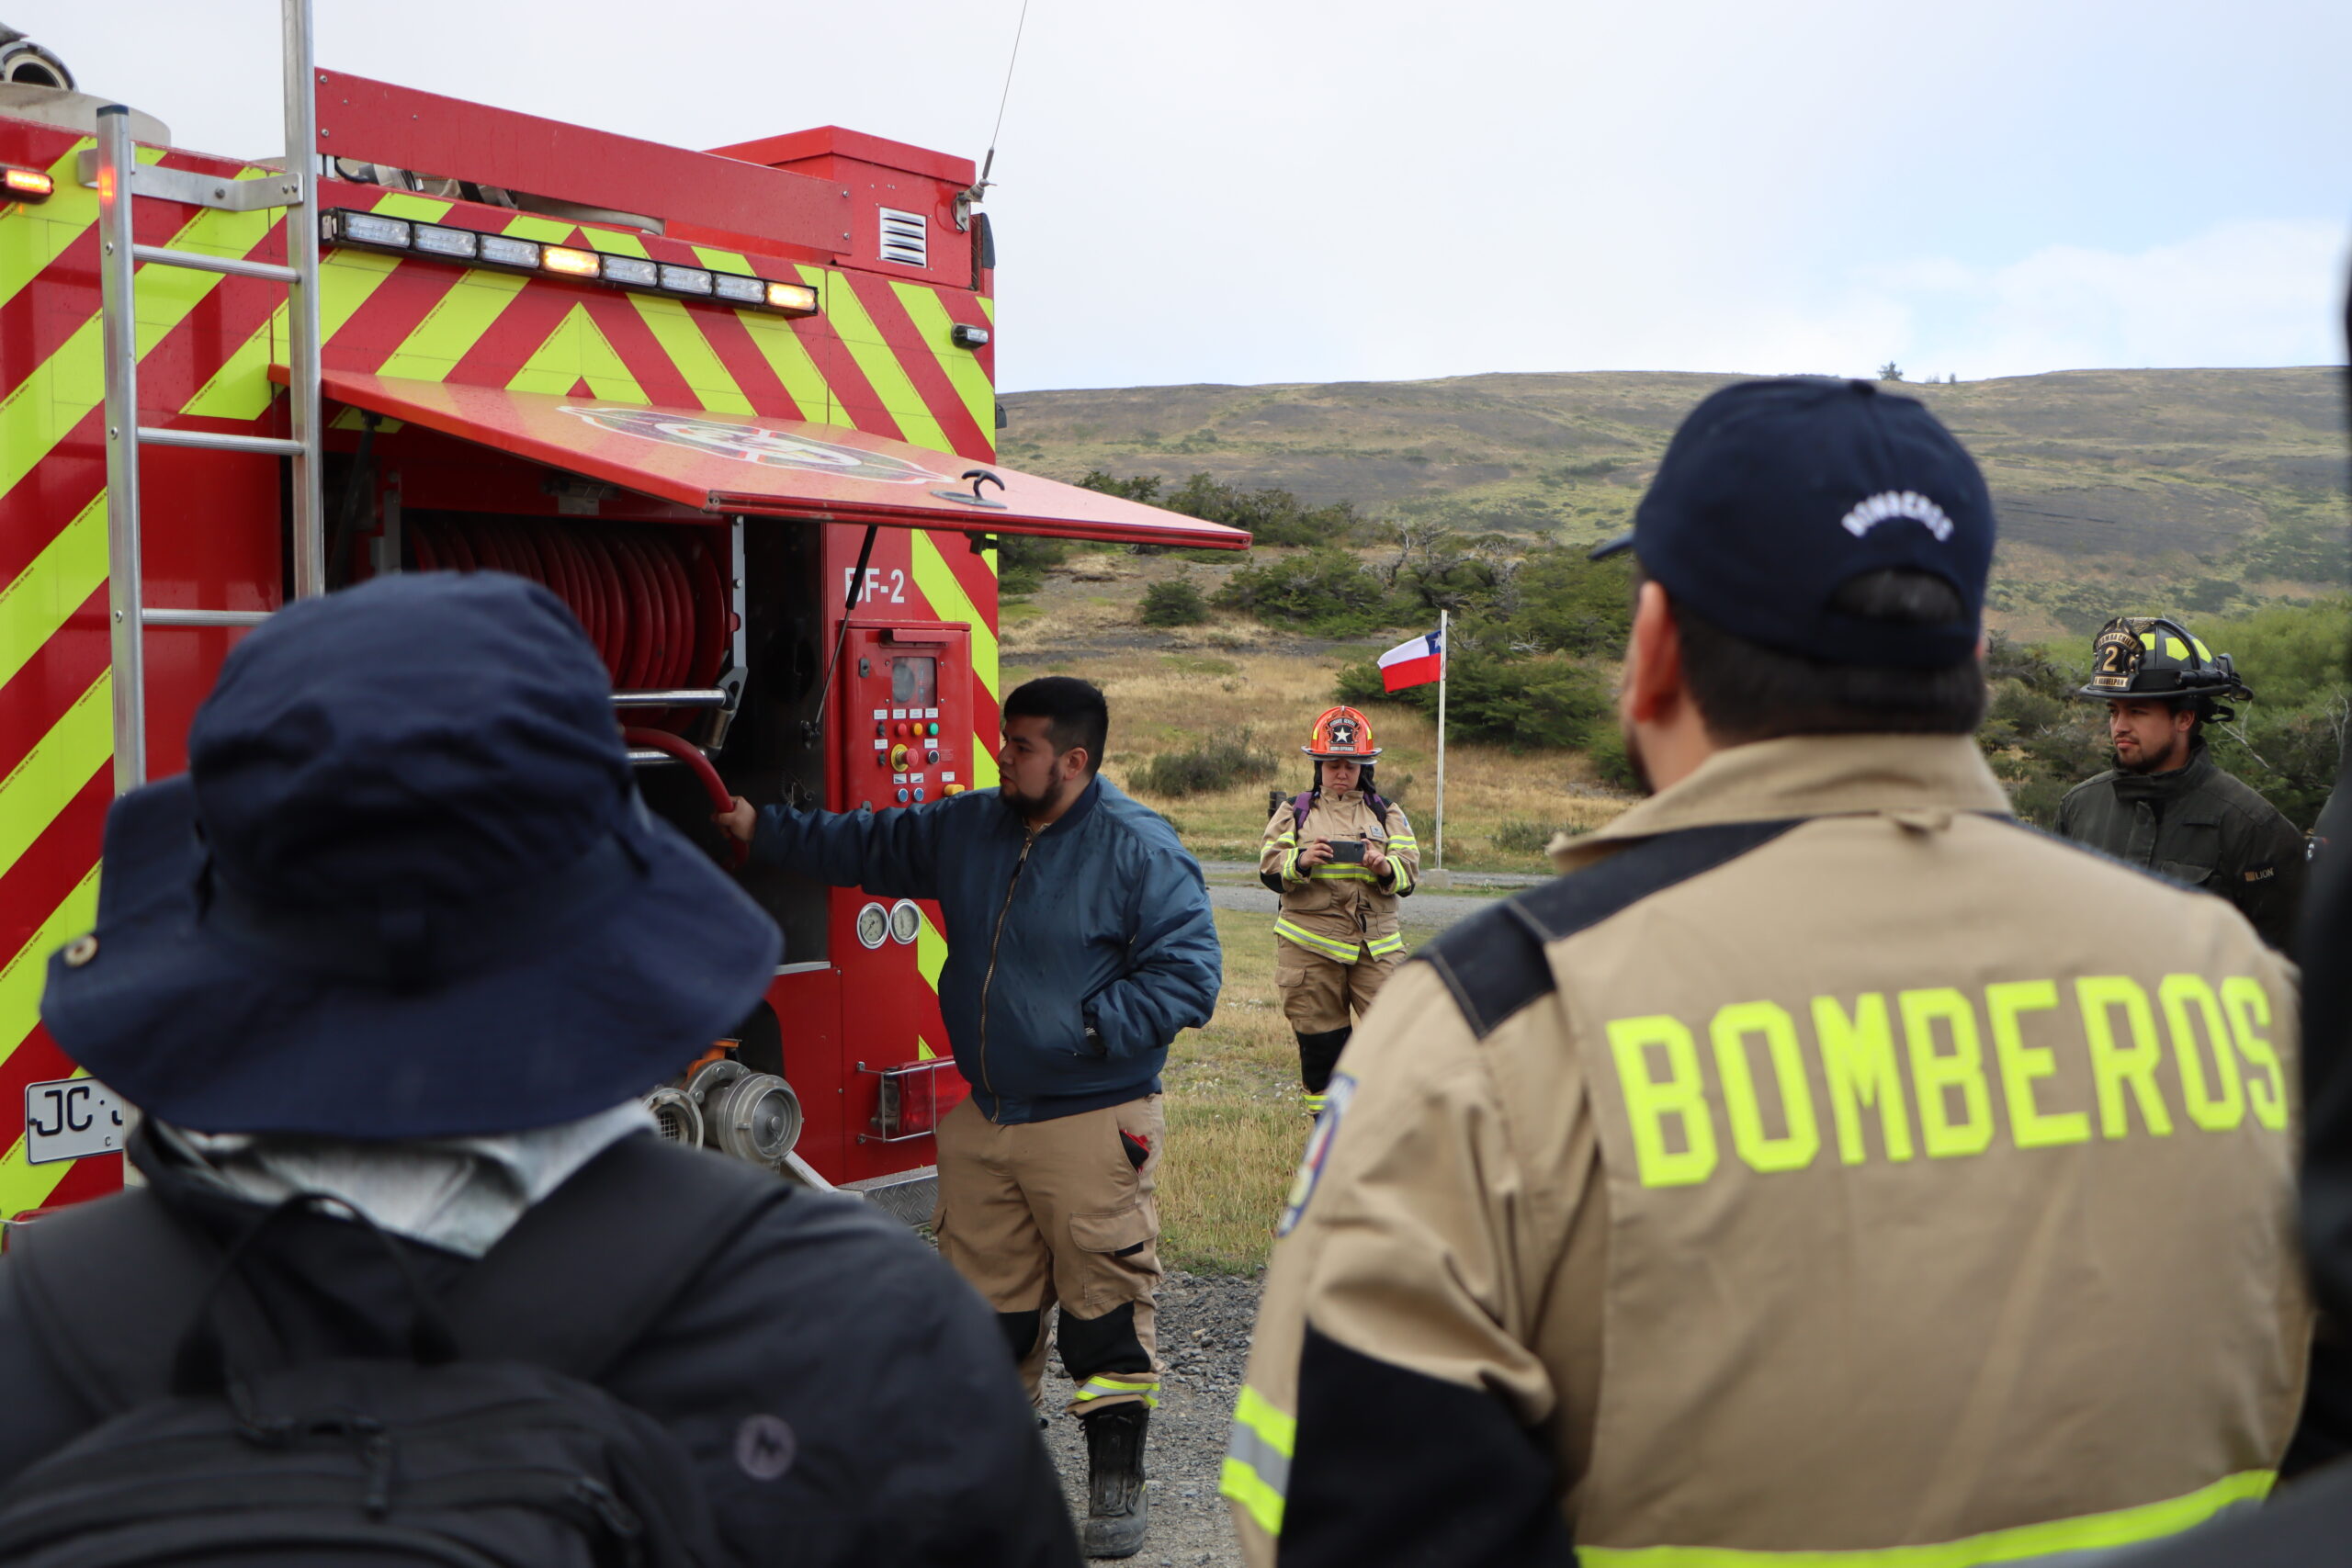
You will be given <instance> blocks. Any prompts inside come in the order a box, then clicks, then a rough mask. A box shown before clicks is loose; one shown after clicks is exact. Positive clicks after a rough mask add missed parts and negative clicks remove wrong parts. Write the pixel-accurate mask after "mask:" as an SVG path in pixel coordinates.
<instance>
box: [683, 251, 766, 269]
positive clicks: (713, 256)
mask: <svg viewBox="0 0 2352 1568" xmlns="http://www.w3.org/2000/svg"><path fill="white" fill-rule="evenodd" d="M694 251H695V260H696V261H698V262H700V263H702V265H705V266H707V267H708V268H710V270H711V271H713V272H741V273H749V272H751V271H752V263H751V259H750V258H749V257H747V256H745V255H743V254H741V252H738V251H722V250H718V249H715V248H713V247H712V246H709V245H696V246H695V248H694Z"/></svg>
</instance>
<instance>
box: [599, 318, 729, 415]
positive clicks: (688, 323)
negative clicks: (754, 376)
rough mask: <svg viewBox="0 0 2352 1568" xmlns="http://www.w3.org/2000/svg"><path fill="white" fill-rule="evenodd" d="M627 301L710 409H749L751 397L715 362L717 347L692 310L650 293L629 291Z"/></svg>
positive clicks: (663, 351)
mask: <svg viewBox="0 0 2352 1568" xmlns="http://www.w3.org/2000/svg"><path fill="white" fill-rule="evenodd" d="M628 302H629V303H630V304H631V305H634V306H635V307H637V313H638V315H639V316H640V317H642V318H643V319H644V321H645V324H646V326H647V327H648V328H650V329H651V331H652V333H653V336H654V338H655V339H656V340H657V341H658V342H659V343H660V344H662V353H664V354H666V355H669V356H670V363H671V364H672V365H673V366H674V367H676V368H677V371H678V374H679V375H680V376H682V377H684V378H685V383H686V385H687V386H689V387H692V388H693V389H695V398H696V399H697V400H699V401H700V402H701V404H702V406H703V407H704V408H706V409H708V410H709V411H710V412H713V413H740V414H748V413H750V412H752V400H751V399H749V398H747V397H745V396H744V395H743V393H742V389H741V388H739V387H737V386H736V385H735V378H734V377H732V376H729V374H728V373H727V367H726V366H724V365H722V364H720V363H719V362H718V350H717V349H714V348H712V347H711V346H710V340H709V339H708V338H707V337H705V336H703V335H702V329H701V328H700V327H698V326H696V325H695V313H694V312H693V311H692V310H688V309H686V306H685V302H684V300H679V299H657V298H655V297H653V296H651V295H646V294H631V295H630V296H629V297H628Z"/></svg>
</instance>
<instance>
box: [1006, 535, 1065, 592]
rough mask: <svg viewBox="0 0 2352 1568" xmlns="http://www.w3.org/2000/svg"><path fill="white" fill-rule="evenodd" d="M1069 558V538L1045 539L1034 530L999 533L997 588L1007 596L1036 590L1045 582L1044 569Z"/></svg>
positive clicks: (1057, 564)
mask: <svg viewBox="0 0 2352 1568" xmlns="http://www.w3.org/2000/svg"><path fill="white" fill-rule="evenodd" d="M1068 559H1069V540H1068V539H1048V538H1043V537H1040V536H1036V535H1034V534H1001V535H999V536H997V547H996V570H997V578H996V585H997V592H999V593H1000V594H1002V595H1005V596H1008V597H1012V596H1018V595H1020V594H1023V593H1035V592H1037V590H1038V589H1040V588H1042V587H1044V586H1045V582H1046V568H1048V567H1055V566H1059V565H1061V564H1062V562H1064V561H1066V560H1068Z"/></svg>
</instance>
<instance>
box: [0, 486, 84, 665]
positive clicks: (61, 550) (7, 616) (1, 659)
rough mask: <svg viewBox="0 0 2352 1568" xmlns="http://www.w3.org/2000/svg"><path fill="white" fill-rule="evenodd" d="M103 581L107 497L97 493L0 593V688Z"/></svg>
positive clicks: (38, 650) (53, 634)
mask: <svg viewBox="0 0 2352 1568" xmlns="http://www.w3.org/2000/svg"><path fill="white" fill-rule="evenodd" d="M106 580H107V498H106V492H105V491H99V492H98V496H97V499H96V500H95V501H93V502H90V504H89V505H87V506H85V507H84V508H83V509H82V512H81V515H79V516H77V517H75V518H74V521H73V522H71V523H68V524H67V525H65V526H64V528H63V529H62V530H61V531H60V532H59V534H58V536H57V537H55V538H54V539H51V541H50V542H49V545H48V547H46V548H44V549H43V550H42V551H41V552H40V554H39V555H37V556H35V557H34V558H32V563H31V564H30V565H28V566H27V567H26V568H25V570H22V571H20V572H18V573H17V581H14V582H11V583H10V584H8V586H7V587H6V588H5V589H0V686H5V685H6V684H7V683H8V682H10V681H12V680H14V679H16V676H17V671H19V670H22V669H23V668H24V667H25V665H26V664H27V662H28V661H29V660H31V659H32V656H33V655H34V654H36V653H38V652H40V649H41V645H42V644H43V643H45V642H47V641H48V640H49V639H50V638H51V637H53V636H55V635H56V633H57V631H58V628H60V627H61V626H64V625H65V622H66V618H67V617H68V616H70V615H73V614H74V611H76V610H78V609H80V608H81V607H82V605H83V604H84V603H85V601H87V600H88V598H89V597H90V595H91V594H93V593H95V592H97V590H98V585H99V584H100V583H103V582H104V581H106Z"/></svg>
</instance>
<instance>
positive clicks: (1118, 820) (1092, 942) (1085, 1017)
mask: <svg viewBox="0 0 2352 1568" xmlns="http://www.w3.org/2000/svg"><path fill="white" fill-rule="evenodd" d="M752 858H753V859H755V860H759V861H763V862H765V863H769V864H771V865H776V866H782V867H784V868H785V869H786V870H788V871H795V872H797V873H799V874H801V875H803V876H809V877H813V878H815V879H816V880H818V881H820V882H830V883H831V884H833V885H834V886H841V887H850V886H856V887H863V888H865V890H866V891H867V892H869V893H873V894H875V895H876V896H878V897H885V898H935V899H937V900H938V901H939V908H940V912H941V914H942V916H943V917H944V919H945V920H946V924H947V931H946V936H947V964H946V966H945V967H944V969H943V970H942V971H941V972H940V976H939V1008H940V1011H941V1013H942V1014H943V1015H944V1018H945V1020H946V1023H947V1038H948V1040H949V1041H950V1042H951V1043H953V1044H954V1046H955V1048H956V1067H957V1069H958V1070H960V1071H961V1072H962V1073H963V1075H964V1077H966V1078H967V1079H968V1080H969V1081H970V1083H971V1085H972V1098H973V1100H976V1101H977V1102H978V1105H979V1108H980V1110H981V1111H982V1112H983V1113H984V1114H985V1115H987V1117H988V1118H989V1121H991V1122H1045V1121H1049V1120H1051V1119H1052V1118H1054V1117H1057V1116H1070V1115H1075V1114H1077V1113H1078V1112H1080V1111H1092V1110H1096V1109H1098V1108H1100V1107H1102V1106H1105V1105H1118V1104H1122V1103H1124V1102H1125V1101H1127V1100H1135V1099H1137V1098H1139V1097H1140V1096H1143V1095H1147V1094H1156V1093H1158V1092H1159V1069H1160V1066H1161V1064H1163V1063H1164V1062H1166V1061H1167V1059H1168V1044H1169V1042H1170V1041H1171V1040H1173V1039H1175V1037H1176V1032H1177V1031H1178V1030H1180V1029H1194V1028H1198V1027H1199V1026H1200V1025H1202V1024H1204V1023H1206V1022H1207V1021H1209V1014H1210V1012H1211V1011H1212V1010H1215V1008H1216V993H1217V987H1218V985H1219V982H1220V979H1221V976H1222V975H1223V970H1224V954H1223V953H1222V952H1221V951H1220V949H1219V948H1218V946H1217V940H1216V923H1215V921H1214V920H1213V919H1211V917H1210V914H1209V896H1208V887H1207V885H1206V884H1205V883H1204V881H1203V880H1202V878H1201V868H1200V864H1199V863H1198V862H1196V861H1194V860H1193V857H1192V856H1191V855H1190V854H1188V853H1186V852H1185V850H1184V846H1183V845H1182V844H1181V843H1179V842H1178V841H1177V840H1176V833H1175V830H1174V829H1171V828H1170V827H1169V826H1168V824H1167V822H1166V821H1164V820H1163V819H1162V818H1160V817H1159V814H1158V813H1157V812H1154V811H1152V810H1151V809H1149V808H1148V807H1144V806H1140V805H1138V804H1136V802H1135V801H1133V800H1131V799H1129V798H1128V797H1127V795H1125V793H1124V792H1122V791H1121V790H1120V789H1119V788H1118V787H1117V786H1116V785H1114V784H1112V783H1110V781H1108V780H1107V779H1103V778H1102V777H1099V776H1098V777H1097V778H1095V780H1094V781H1093V782H1092V783H1091V784H1088V785H1087V786H1086V791H1085V793H1084V794H1082V795H1080V796H1079V797H1078V799H1077V801H1076V802H1075V803H1073V804H1072V805H1071V807H1070V808H1069V810H1068V811H1066V812H1064V813H1063V814H1062V816H1061V818H1059V819H1058V820H1057V821H1056V822H1054V823H1053V824H1052V825H1051V826H1050V827H1048V828H1046V829H1045V830H1044V831H1043V832H1041V833H1039V834H1037V835H1036V836H1035V839H1034V840H1033V839H1032V838H1031V837H1030V834H1029V829H1028V825H1027V824H1026V823H1024V822H1023V820H1022V819H1021V818H1020V817H1019V816H1018V815H1016V814H1015V813H1014V812H1013V811H1012V810H1011V809H1010V808H1008V807H1006V806H1005V804H1004V802H1003V800H1002V799H1001V797H1000V796H999V795H998V794H997V792H996V791H995V790H992V789H988V790H970V791H967V792H966V793H964V794H962V795H950V796H949V797H948V798H946V799H945V800H941V801H934V802H933V803H932V804H930V805H928V806H918V807H911V808H909V809H905V810H893V811H885V812H880V813H876V812H869V811H859V812H832V811H796V810H794V809H793V808H791V807H784V806H771V807H767V808H765V809H764V810H763V811H762V812H761V813H760V826H759V830H758V831H757V832H756V833H755V834H754V835H753V836H752ZM1090 1028H1091V1030H1092V1032H1093V1034H1092V1037H1091V1038H1090V1036H1089V1030H1090Z"/></svg>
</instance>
